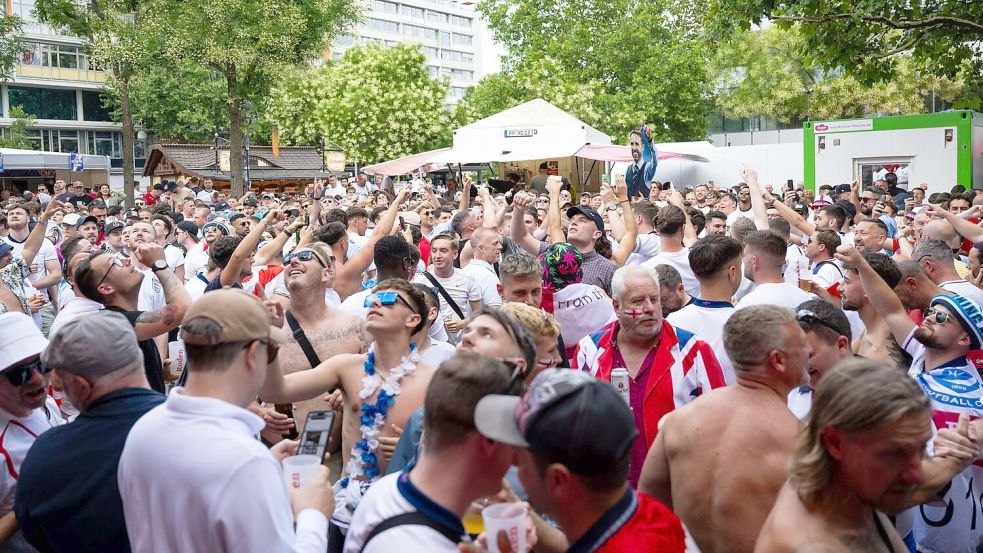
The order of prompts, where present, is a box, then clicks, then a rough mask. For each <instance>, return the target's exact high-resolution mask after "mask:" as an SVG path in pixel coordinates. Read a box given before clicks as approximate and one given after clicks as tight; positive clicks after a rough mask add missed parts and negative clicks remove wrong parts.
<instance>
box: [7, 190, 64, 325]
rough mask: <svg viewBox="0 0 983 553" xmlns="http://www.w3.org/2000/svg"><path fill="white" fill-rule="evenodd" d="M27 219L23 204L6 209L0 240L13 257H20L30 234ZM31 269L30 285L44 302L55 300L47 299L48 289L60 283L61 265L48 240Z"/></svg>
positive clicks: (39, 250)
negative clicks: (4, 223) (8, 247)
mask: <svg viewBox="0 0 983 553" xmlns="http://www.w3.org/2000/svg"><path fill="white" fill-rule="evenodd" d="M28 217H29V214H28V212H27V208H25V207H24V204H14V205H13V206H11V207H9V208H7V236H4V237H0V240H3V241H4V242H6V243H8V244H10V245H11V246H13V248H14V250H13V253H14V257H21V256H22V252H23V251H24V242H26V241H27V237H28V236H29V235H30V234H31V229H30V226H29V225H28ZM63 220H64V219H63ZM73 228H74V226H73ZM31 269H32V271H31V276H30V277H28V279H29V280H30V281H31V285H32V286H34V288H36V289H37V290H38V292H39V293H40V294H41V295H42V296H44V298H45V299H46V300H48V299H55V300H57V298H49V297H48V287H50V286H52V285H57V284H58V283H59V282H61V265H60V264H59V263H58V255H57V254H56V253H55V248H54V246H53V245H52V244H51V242H49V241H48V240H44V241H43V242H42V243H41V248H40V249H38V253H37V255H36V256H35V257H34V262H33V263H32V264H31ZM52 314H53V313H52Z"/></svg>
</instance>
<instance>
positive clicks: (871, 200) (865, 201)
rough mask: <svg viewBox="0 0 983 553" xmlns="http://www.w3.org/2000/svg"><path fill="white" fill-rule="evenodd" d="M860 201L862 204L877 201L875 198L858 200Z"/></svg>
mask: <svg viewBox="0 0 983 553" xmlns="http://www.w3.org/2000/svg"><path fill="white" fill-rule="evenodd" d="M860 201H861V202H864V203H867V202H876V201H877V198H860Z"/></svg>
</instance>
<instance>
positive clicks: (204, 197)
mask: <svg viewBox="0 0 983 553" xmlns="http://www.w3.org/2000/svg"><path fill="white" fill-rule="evenodd" d="M212 192H214V190H213V189H212V179H205V182H204V185H203V186H202V189H201V190H200V191H199V192H198V194H196V195H195V199H196V200H201V201H202V203H204V204H205V205H212Z"/></svg>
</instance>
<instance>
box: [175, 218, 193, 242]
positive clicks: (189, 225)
mask: <svg viewBox="0 0 983 553" xmlns="http://www.w3.org/2000/svg"><path fill="white" fill-rule="evenodd" d="M177 228H178V229H180V230H183V231H184V232H187V233H188V235H189V236H191V237H192V238H194V239H195V241H196V242H197V241H198V225H196V224H195V223H194V221H181V222H180V223H178V224H177Z"/></svg>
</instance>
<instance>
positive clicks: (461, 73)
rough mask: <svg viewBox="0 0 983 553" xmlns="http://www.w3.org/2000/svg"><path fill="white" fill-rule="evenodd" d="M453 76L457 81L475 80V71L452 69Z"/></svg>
mask: <svg viewBox="0 0 983 553" xmlns="http://www.w3.org/2000/svg"><path fill="white" fill-rule="evenodd" d="M451 78H452V79H454V80H456V81H472V80H474V71H466V70H464V69H451Z"/></svg>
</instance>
